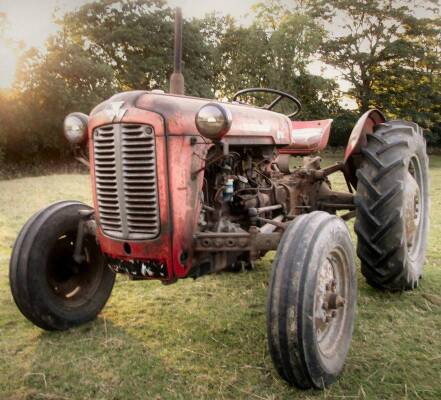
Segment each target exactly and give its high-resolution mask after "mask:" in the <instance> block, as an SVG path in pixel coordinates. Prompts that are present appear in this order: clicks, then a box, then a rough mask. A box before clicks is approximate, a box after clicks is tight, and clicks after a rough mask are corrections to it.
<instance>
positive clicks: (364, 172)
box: [355, 121, 429, 291]
mask: <svg viewBox="0 0 441 400" xmlns="http://www.w3.org/2000/svg"><path fill="white" fill-rule="evenodd" d="M367 140H368V143H367V146H366V147H365V148H363V149H362V157H363V158H362V162H361V166H360V168H359V169H358V170H357V177H358V184H357V195H356V197H355V202H356V206H357V211H356V222H355V232H356V233H357V236H358V245H357V254H358V256H359V258H360V260H361V272H362V273H363V275H364V276H365V278H366V280H367V282H368V283H369V284H370V285H371V286H373V287H375V288H379V289H387V290H391V291H399V290H410V289H414V288H415V287H417V285H418V281H419V279H420V278H421V275H422V271H423V265H424V261H425V255H426V247H427V233H428V227H429V182H428V157H427V154H426V142H425V140H424V137H423V132H422V129H421V128H420V127H419V126H418V125H416V124H414V123H411V122H405V121H392V122H387V123H384V124H380V125H379V126H378V127H377V128H376V130H375V132H374V133H373V134H371V135H368V136H367Z"/></svg>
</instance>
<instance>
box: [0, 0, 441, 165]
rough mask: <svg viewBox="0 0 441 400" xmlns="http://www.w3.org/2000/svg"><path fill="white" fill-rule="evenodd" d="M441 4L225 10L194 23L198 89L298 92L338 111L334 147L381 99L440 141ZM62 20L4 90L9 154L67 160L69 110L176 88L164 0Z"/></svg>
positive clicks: (188, 46)
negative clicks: (244, 15) (244, 18)
mask: <svg viewBox="0 0 441 400" xmlns="http://www.w3.org/2000/svg"><path fill="white" fill-rule="evenodd" d="M437 5H438V0H429V1H423V0H415V1H414V2H412V5H411V4H410V3H409V2H406V1H404V0H394V1H392V0H355V1H352V0H336V1H332V2H329V1H325V0H296V1H292V2H285V1H283V0H265V1H260V2H257V3H256V4H255V5H254V7H253V9H252V12H253V17H254V19H253V21H252V23H251V24H250V25H249V26H243V25H240V24H238V23H237V21H235V20H234V18H232V17H231V16H219V15H216V14H209V15H206V16H205V17H203V18H193V19H191V20H185V21H184V30H183V31H184V52H183V61H184V75H185V80H186V91H187V94H189V95H194V96H202V97H207V98H212V97H217V98H220V99H231V97H232V95H233V94H234V93H235V92H236V91H238V90H240V89H243V88H244V87H273V88H276V89H280V90H284V91H286V92H289V93H293V94H294V95H296V96H297V97H298V98H300V100H301V101H302V103H303V112H302V114H300V115H299V118H301V119H315V118H334V119H335V123H334V128H333V136H332V137H331V144H333V145H340V146H341V145H344V144H345V143H346V141H347V137H348V135H349V132H350V130H351V128H352V125H353V122H354V121H355V120H356V116H357V115H358V114H359V113H360V112H362V111H364V110H366V109H367V108H369V107H373V106H376V107H379V108H381V109H382V110H383V111H384V112H385V113H386V114H387V115H388V116H389V117H391V118H406V119H410V120H414V121H416V122H418V123H419V124H421V125H422V126H423V127H424V128H426V129H427V131H428V136H427V137H428V139H429V142H430V143H431V144H433V145H441V135H440V132H441V126H440V121H441V115H440V114H441V111H440V96H441V83H440V82H441V78H440V54H441V49H440V43H441V37H440V35H441V34H440V31H441V30H440V27H441V22H440V21H441V20H440V16H439V14H437V13H436V6H437ZM429 6H432V9H430V7H429ZM415 7H417V8H418V15H419V17H418V18H417V17H416V16H415V15H416V13H417V8H415ZM58 23H59V25H60V28H61V29H60V31H59V33H57V34H56V35H54V36H53V37H51V38H50V40H49V41H48V43H47V46H46V49H44V51H37V50H35V49H26V50H25V49H23V50H22V54H21V58H20V61H19V67H18V70H17V82H16V84H15V87H14V88H13V90H10V91H2V92H0V101H1V103H0V104H1V105H0V154H3V158H4V159H5V160H6V161H7V162H10V161H14V162H16V161H20V160H21V161H26V160H31V159H33V160H34V161H36V158H39V159H40V160H46V159H58V160H60V159H63V158H64V157H66V155H67V154H68V152H69V149H68V146H67V143H66V142H65V140H64V139H63V138H62V135H61V134H60V132H61V125H62V120H63V118H64V116H65V115H66V114H67V113H68V112H71V111H74V110H78V111H83V112H86V113H88V112H89V111H90V110H91V108H92V107H93V106H94V105H96V104H98V103H99V102H101V101H102V100H104V99H105V98H107V97H109V96H110V95H111V94H113V93H116V92H119V91H125V90H133V89H154V88H161V89H164V90H168V80H169V76H170V74H171V72H172V60H173V10H172V9H171V8H170V7H169V6H168V5H167V3H166V1H165V0H96V1H94V2H91V3H87V4H85V5H83V6H82V7H80V8H79V9H77V10H75V11H72V12H69V13H67V14H66V15H64V16H61V17H59V19H58ZM5 26H7V19H6V16H5V15H3V14H0V40H3V41H5V40H8V41H9V43H10V39H9V38H5V37H4V36H5V35H6V33H7V31H8V30H7V29H5ZM14 46H15V48H17V49H18V48H19V47H20V45H19V44H17V43H14ZM317 59H320V60H321V62H322V65H326V64H327V65H331V66H333V67H334V68H336V69H337V70H338V71H340V72H341V74H342V78H344V79H345V80H346V81H348V82H349V83H350V85H351V88H350V90H349V93H346V94H345V95H346V96H347V95H349V96H352V97H353V98H355V99H356V101H357V103H358V110H357V111H356V112H353V111H351V110H346V109H345V108H344V106H342V100H341V99H342V95H343V93H342V92H341V89H340V88H339V84H338V82H337V80H336V79H335V78H334V79H331V78H326V77H325V76H323V75H316V74H314V73H312V72H311V68H310V65H311V62H312V61H316V60H317ZM249 100H250V101H252V102H255V103H256V104H258V102H259V100H261V101H265V102H267V101H268V99H266V98H264V99H249ZM1 149H3V150H1Z"/></svg>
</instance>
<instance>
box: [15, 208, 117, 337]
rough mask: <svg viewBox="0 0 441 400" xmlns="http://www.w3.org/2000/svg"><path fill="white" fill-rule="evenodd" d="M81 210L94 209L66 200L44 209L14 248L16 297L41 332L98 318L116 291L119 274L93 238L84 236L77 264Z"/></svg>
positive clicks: (27, 224)
mask: <svg viewBox="0 0 441 400" xmlns="http://www.w3.org/2000/svg"><path fill="white" fill-rule="evenodd" d="M81 210H90V207H88V206H87V205H85V204H83V203H79V202H68V201H64V202H60V203H56V204H53V205H51V206H49V207H47V208H45V209H44V210H42V211H40V212H38V213H37V214H35V215H34V216H33V217H32V218H31V219H30V220H29V221H28V222H27V223H26V225H25V226H24V227H23V228H22V230H21V232H20V234H19V235H18V238H17V240H16V242H15V245H14V249H13V252H12V257H11V261H10V272H9V277H10V285H11V291H12V295H13V297H14V300H15V302H16V304H17V306H18V308H19V309H20V311H21V312H22V314H23V315H24V316H25V317H26V318H28V319H29V320H30V321H31V322H33V323H34V324H35V325H37V326H39V327H41V328H43V329H47V330H64V329H68V328H70V327H73V326H76V325H80V324H82V323H85V322H87V321H90V320H92V319H94V318H95V317H96V315H97V314H98V313H99V312H100V311H101V309H102V308H103V307H104V305H105V303H106V302H107V300H108V298H109V296H110V293H111V291H112V288H113V284H114V281H115V274H114V273H113V272H112V271H111V270H110V269H109V268H108V267H107V266H106V263H105V259H104V256H103V254H102V253H101V250H100V248H99V246H98V244H97V243H96V240H95V238H94V237H93V236H91V235H86V236H85V237H84V242H83V254H84V261H82V262H81V263H78V262H76V261H75V260H74V259H73V253H74V245H75V241H76V235H77V230H78V224H79V221H80V214H79V212H80V211H81Z"/></svg>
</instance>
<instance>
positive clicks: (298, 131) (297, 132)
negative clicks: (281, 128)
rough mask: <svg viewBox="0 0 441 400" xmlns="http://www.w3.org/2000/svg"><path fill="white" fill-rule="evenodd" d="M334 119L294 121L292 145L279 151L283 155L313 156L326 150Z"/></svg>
mask: <svg viewBox="0 0 441 400" xmlns="http://www.w3.org/2000/svg"><path fill="white" fill-rule="evenodd" d="M331 125H332V119H325V120H319V121H292V130H291V144H290V145H289V146H287V147H283V148H281V149H280V150H279V152H280V153H281V154H293V155H300V154H311V153H314V152H317V151H321V150H323V149H325V148H326V146H327V145H328V141H329V135H330V132H331Z"/></svg>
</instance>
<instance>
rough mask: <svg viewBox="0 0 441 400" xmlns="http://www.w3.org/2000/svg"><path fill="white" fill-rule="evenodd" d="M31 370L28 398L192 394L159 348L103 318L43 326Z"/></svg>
mask: <svg viewBox="0 0 441 400" xmlns="http://www.w3.org/2000/svg"><path fill="white" fill-rule="evenodd" d="M30 370H31V371H32V373H28V374H27V375H26V376H25V380H24V382H25V387H26V389H27V395H26V398H27V399H29V400H31V399H32V400H37V399H64V398H66V399H107V400H111V399H156V398H158V399H159V398H161V399H162V398H164V399H165V398H179V397H180V396H181V395H182V396H184V397H190V393H185V382H182V380H181V378H180V375H179V373H177V372H176V371H174V370H173V368H171V367H170V366H169V365H167V362H166V360H164V359H163V357H161V355H160V354H158V353H157V352H155V351H153V350H152V349H151V348H149V344H148V343H143V342H141V341H139V340H137V339H136V338H135V337H133V336H132V335H130V334H128V333H127V331H125V330H124V329H122V328H120V327H118V326H116V325H114V324H113V323H112V322H111V321H107V320H105V319H104V318H98V319H97V320H96V321H94V322H92V323H89V324H87V325H84V326H82V327H79V328H76V329H72V330H70V331H66V332H42V333H41V334H40V335H39V337H38V339H37V344H36V347H35V350H34V360H33V363H32V367H31V369H30ZM177 387H179V390H180V393H179V394H178V393H176V388H177Z"/></svg>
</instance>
